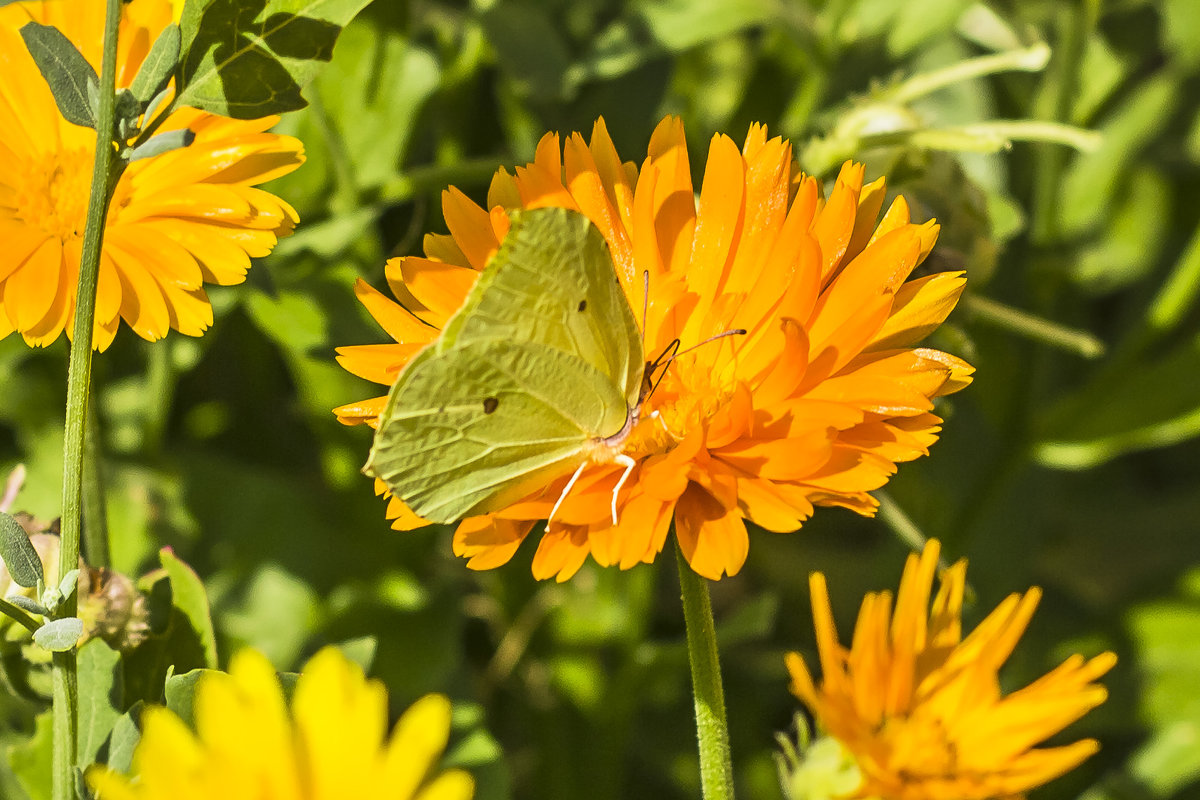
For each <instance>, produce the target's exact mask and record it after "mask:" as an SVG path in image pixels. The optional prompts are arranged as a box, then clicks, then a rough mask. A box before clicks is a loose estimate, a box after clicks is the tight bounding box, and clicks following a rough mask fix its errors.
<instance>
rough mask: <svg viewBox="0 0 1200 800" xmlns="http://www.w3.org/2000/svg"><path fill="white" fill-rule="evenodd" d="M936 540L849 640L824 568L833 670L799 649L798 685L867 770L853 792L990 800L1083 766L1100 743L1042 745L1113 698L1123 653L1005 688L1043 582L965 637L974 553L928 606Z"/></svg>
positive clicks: (824, 617)
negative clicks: (841, 636) (817, 672)
mask: <svg viewBox="0 0 1200 800" xmlns="http://www.w3.org/2000/svg"><path fill="white" fill-rule="evenodd" d="M939 551H940V547H939V545H938V543H937V542H936V541H931V542H929V543H928V544H927V545H926V546H925V551H924V552H923V553H922V554H921V555H920V557H918V556H916V555H912V556H910V557H909V559H908V563H907V564H906V565H905V567H904V575H903V577H902V578H901V579H900V590H899V592H897V594H896V598H895V610H894V611H893V604H892V595H891V593H890V592H881V593H879V594H868V595H867V597H866V598H865V599H864V600H863V604H862V609H861V610H860V611H859V615H858V623H857V625H856V626H855V629H854V639H853V643H852V644H851V645H850V647H849V649H847V648H845V647H843V646H842V645H841V644H840V643H839V642H838V635H837V630H836V628H835V627H834V624H833V613H832V611H831V610H830V606H829V594H828V592H827V591H826V588H825V577H824V576H823V575H821V573H814V574H813V575H812V576H811V577H810V586H811V591H812V605H813V618H814V624H815V626H816V632H817V649H818V651H819V655H820V661H821V672H822V679H821V685H820V687H819V688H818V687H817V686H816V684H815V683H814V682H813V679H812V676H811V675H810V674H809V671H808V668H807V667H806V666H805V664H804V660H803V659H802V658H801V657H800V655H799V654H797V653H790V654H789V655H788V658H787V665H788V670H789V672H790V673H791V676H792V684H791V690H792V692H793V693H794V694H795V695H796V696H797V697H799V698H800V699H801V700H803V701H804V703H805V704H806V705H807V706H808V707H809V709H811V710H812V712H813V714H814V716H815V717H816V719H817V723H818V724H819V725H820V726H821V727H822V728H824V730H825V731H826V732H827V733H828V734H829V735H830V736H832V737H833V738H834V739H836V740H837V741H838V742H840V744H841V745H842V747H844V748H845V749H846V750H848V751H849V752H850V754H851V755H852V756H853V758H854V760H855V761H856V762H857V766H858V769H859V770H860V771H861V774H862V784H861V786H860V787H859V788H858V790H857V791H856V792H855V793H854V794H853V795H852V796H854V797H873V798H880V799H881V800H989V798H998V797H1009V796H1013V795H1020V794H1021V793H1023V792H1025V791H1027V790H1029V789H1032V788H1034V787H1035V786H1040V785H1041V784H1043V783H1045V782H1047V781H1049V780H1051V779H1052V778H1056V777H1058V776H1059V775H1062V774H1063V773H1064V772H1067V771H1068V770H1070V769H1073V768H1074V767H1076V766H1077V765H1078V764H1079V763H1080V762H1082V761H1083V760H1084V759H1085V758H1087V757H1088V756H1089V755H1091V754H1092V753H1094V752H1096V750H1097V749H1098V747H1099V745H1098V744H1097V743H1096V741H1095V740H1092V739H1084V740H1082V741H1078V742H1075V743H1074V744H1070V745H1065V746H1061V747H1049V748H1035V745H1037V744H1039V743H1041V742H1042V741H1043V740H1045V739H1047V738H1048V737H1050V736H1053V735H1054V734H1056V733H1058V732H1059V731H1060V730H1062V729H1063V728H1064V727H1066V726H1067V725H1069V724H1071V723H1072V722H1074V721H1075V720H1077V719H1079V718H1080V717H1082V716H1083V715H1084V714H1086V713H1087V712H1088V711H1089V710H1091V709H1093V708H1095V707H1096V706H1098V705H1100V704H1101V703H1103V702H1104V700H1105V697H1106V696H1107V695H1106V692H1105V690H1104V687H1102V686H1099V685H1097V684H1095V683H1093V681H1094V680H1096V679H1097V678H1099V677H1100V676H1101V675H1103V674H1104V673H1106V672H1108V670H1109V669H1111V668H1112V666H1113V664H1115V663H1116V656H1115V655H1113V654H1112V653H1104V654H1102V655H1099V656H1096V657H1095V658H1093V659H1091V660H1090V661H1084V659H1083V657H1082V656H1078V655H1076V656H1072V657H1071V658H1068V659H1067V660H1066V661H1064V662H1063V663H1062V664H1061V665H1060V666H1059V667H1058V668H1057V669H1055V670H1052V671H1051V672H1050V673H1048V674H1047V675H1045V676H1043V677H1042V678H1040V679H1038V680H1037V681H1034V682H1033V683H1031V684H1030V685H1028V686H1026V687H1025V688H1023V689H1020V690H1019V691H1016V692H1013V693H1011V694H1009V695H1007V696H1001V693H1000V681H999V677H998V672H999V670H1000V667H1001V666H1002V665H1003V664H1004V662H1005V661H1006V660H1007V659H1008V656H1009V654H1010V653H1011V652H1012V651H1013V648H1015V647H1016V644H1017V642H1018V641H1019V640H1020V638H1021V634H1022V633H1024V631H1025V626H1026V625H1027V624H1028V623H1029V619H1030V617H1031V616H1032V615H1033V611H1034V608H1035V607H1036V606H1037V603H1038V599H1039V598H1040V596H1041V592H1040V591H1039V590H1038V589H1036V588H1034V589H1030V590H1029V591H1028V592H1026V593H1025V594H1024V595H1019V594H1013V595H1011V596H1009V597H1008V598H1007V599H1005V600H1004V602H1002V603H1001V604H1000V605H999V606H997V607H996V609H995V610H994V611H993V612H992V613H991V614H989V615H988V617H987V618H986V619H985V620H984V621H983V622H982V623H980V625H979V627H977V628H976V629H975V630H974V631H972V632H971V633H970V634H969V635H968V636H967V637H966V638H963V632H962V602H963V590H964V587H965V586H966V569H967V563H966V561H965V560H963V561H959V562H958V563H956V564H955V565H954V566H952V567H950V568H949V569H948V570H946V571H945V573H943V575H942V581H941V587H940V588H939V589H938V593H937V596H936V597H934V598H933V603H932V605H930V596H931V594H932V588H933V577H934V573H935V572H936V571H937V565H938V553H939Z"/></svg>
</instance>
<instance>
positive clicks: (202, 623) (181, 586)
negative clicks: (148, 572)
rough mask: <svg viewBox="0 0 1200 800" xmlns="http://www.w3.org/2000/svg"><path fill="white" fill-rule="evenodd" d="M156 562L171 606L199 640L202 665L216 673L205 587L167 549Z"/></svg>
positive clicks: (210, 613) (214, 649)
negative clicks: (168, 582) (164, 573)
mask: <svg viewBox="0 0 1200 800" xmlns="http://www.w3.org/2000/svg"><path fill="white" fill-rule="evenodd" d="M159 560H160V561H161V562H162V565H163V569H165V570H166V571H167V576H168V577H169V578H170V579H171V598H172V599H171V602H172V604H173V605H174V606H175V608H176V609H178V610H179V612H180V613H182V614H183V615H184V617H186V618H187V620H188V622H190V623H191V625H192V627H193V629H195V631H196V635H197V637H198V638H199V640H200V647H201V650H202V652H203V657H204V665H205V666H206V667H210V668H212V669H216V667H217V637H216V634H215V633H214V632H213V624H212V610H211V609H210V608H209V604H208V594H207V593H206V592H205V591H204V583H203V582H201V580H200V577H199V576H198V575H196V573H195V572H193V571H192V568H191V567H189V566H188V565H187V564H185V563H184V562H183V561H181V560H180V559H179V558H177V557H176V556H175V554H174V553H173V552H172V551H171V550H170V549H169V548H163V549H162V550H160V551H159Z"/></svg>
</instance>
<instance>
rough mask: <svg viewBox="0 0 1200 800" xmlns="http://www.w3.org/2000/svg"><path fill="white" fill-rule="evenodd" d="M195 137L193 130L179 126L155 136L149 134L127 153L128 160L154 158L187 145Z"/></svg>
mask: <svg viewBox="0 0 1200 800" xmlns="http://www.w3.org/2000/svg"><path fill="white" fill-rule="evenodd" d="M195 139H196V133H195V131H193V130H191V129H189V128H179V129H177V130H173V131H167V132H166V133H160V134H158V135H157V136H151V137H150V138H149V139H147V140H146V141H145V142H143V143H142V144H141V145H140V146H138V147H135V148H134V150H133V152H132V153H130V154H129V160H130V162H133V161H140V160H141V159H143V158H154V157H155V156H159V155H162V154H163V153H169V152H170V151H172V150H178V149H179V148H181V147H187V146H188V145H190V144H191V143H192V142H193V141H195Z"/></svg>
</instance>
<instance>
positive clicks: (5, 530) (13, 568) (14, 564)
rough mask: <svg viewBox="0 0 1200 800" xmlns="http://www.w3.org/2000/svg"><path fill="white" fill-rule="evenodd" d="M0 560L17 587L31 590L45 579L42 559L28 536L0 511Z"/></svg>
mask: <svg viewBox="0 0 1200 800" xmlns="http://www.w3.org/2000/svg"><path fill="white" fill-rule="evenodd" d="M0 558H2V559H4V565H5V566H6V567H8V574H9V575H12V579H13V581H14V582H16V584H17V585H18V586H23V587H25V588H26V589H32V588H33V587H34V586H37V584H38V581H40V580H44V579H45V573H44V572H42V559H41V558H40V557H39V556H38V554H37V550H35V549H34V548H33V543H32V542H30V541H29V534H28V533H26V532H25V529H24V528H22V527H21V524H20V523H19V522H17V521H16V520H15V519H13V518H12V517H10V516H9V515H8V514H5V513H4V512H3V511H0Z"/></svg>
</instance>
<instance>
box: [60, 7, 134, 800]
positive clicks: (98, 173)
mask: <svg viewBox="0 0 1200 800" xmlns="http://www.w3.org/2000/svg"><path fill="white" fill-rule="evenodd" d="M120 21H121V0H106V6H105V17H104V55H103V58H102V61H101V65H100V87H99V92H100V103H99V110H98V113H97V115H96V160H95V163H94V165H93V167H92V185H91V194H90V196H89V197H88V209H87V224H86V227H85V228H84V233H83V252H82V255H81V256H80V263H79V285H78V289H77V290H76V295H75V328H74V331H73V334H72V340H71V356H70V367H69V370H68V373H67V414H66V431H65V436H64V439H65V444H64V446H63V504H62V545H61V547H62V550H61V557H60V559H59V566H58V572H59V574H58V575H56V576H55V578H54V580H53V581H52V582H51V583H50V585H51V586H57V585H58V583H59V581H60V580H62V575H63V574H65V573H66V572H67V571H69V570H71V569H74V568H75V567H76V566H77V565H78V563H79V535H80V524H81V522H82V511H83V509H82V504H83V458H84V438H85V436H84V431H85V429H86V421H87V412H88V385H89V383H90V381H91V374H92V334H93V329H94V327H95V317H96V280H97V275H98V274H99V271H100V248H101V245H102V244H103V241H104V221H105V217H106V216H107V212H108V203H109V200H110V199H111V197H112V190H113V187H115V186H116V182H117V179H118V178H120V175H121V171H122V162H119V161H116V160H115V159H114V158H113V154H114V152H113V122H114V118H115V113H116V108H115V87H116V74H117V28H118V25H119V24H120ZM76 610H77V603H76V597H75V594H74V593H72V595H71V596H70V597H68V598H66V599H65V601H64V602H63V604H62V606H61V608H60V610H59V616H63V617H72V616H75V613H76ZM77 666H78V665H77V663H76V659H75V651H74V650H71V651H68V652H65V653H55V654H54V661H53V668H54V687H53V698H54V712H53V716H54V746H53V768H52V772H53V780H52V784H53V788H52V797H53V798H54V800H75V760H76V754H77V749H78V740H79V686H78V675H77Z"/></svg>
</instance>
